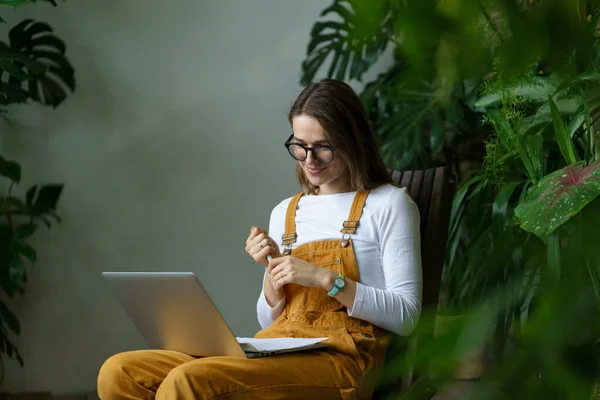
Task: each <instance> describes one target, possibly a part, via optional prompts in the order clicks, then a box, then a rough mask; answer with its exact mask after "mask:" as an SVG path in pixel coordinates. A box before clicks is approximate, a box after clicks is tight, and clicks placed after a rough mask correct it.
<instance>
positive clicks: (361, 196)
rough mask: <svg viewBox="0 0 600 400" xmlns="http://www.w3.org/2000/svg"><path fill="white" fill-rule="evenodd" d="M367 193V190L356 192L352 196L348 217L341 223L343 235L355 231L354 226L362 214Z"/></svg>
mask: <svg viewBox="0 0 600 400" xmlns="http://www.w3.org/2000/svg"><path fill="white" fill-rule="evenodd" d="M368 195H369V192H368V191H364V192H358V193H356V195H355V196H354V201H353V202H352V207H351V208H350V215H349V216H348V219H347V220H346V221H344V224H343V225H342V229H341V231H340V232H342V233H343V234H344V236H345V235H350V234H352V233H354V232H356V227H357V226H358V222H359V221H360V216H361V215H362V212H363V208H364V206H365V202H366V201H367V196H368Z"/></svg>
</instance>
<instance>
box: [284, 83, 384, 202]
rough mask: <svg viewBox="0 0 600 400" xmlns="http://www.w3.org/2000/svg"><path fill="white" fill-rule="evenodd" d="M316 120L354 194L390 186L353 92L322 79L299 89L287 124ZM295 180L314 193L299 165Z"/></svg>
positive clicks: (342, 84) (370, 131)
mask: <svg viewBox="0 0 600 400" xmlns="http://www.w3.org/2000/svg"><path fill="white" fill-rule="evenodd" d="M300 115H308V116H310V117H313V118H315V119H316V120H317V121H318V122H319V124H320V125H321V126H322V127H323V129H324V130H325V135H326V137H327V140H328V141H329V143H330V144H331V146H333V147H334V148H335V151H336V153H335V154H336V157H340V159H341V160H342V163H343V164H344V165H345V166H346V167H347V169H348V171H349V174H350V185H351V188H352V190H353V191H361V190H371V189H373V188H375V187H377V186H379V185H382V184H385V183H392V178H391V176H390V174H389V173H388V171H387V169H386V167H385V165H384V163H383V160H382V159H381V155H380V153H379V146H378V144H377V140H376V138H375V134H374V133H373V130H372V129H371V127H370V125H369V122H368V120H367V114H366V112H365V109H364V107H363V105H362V103H361V101H360V99H359V97H358V96H357V95H356V93H355V92H354V90H352V88H351V87H350V86H348V85H347V84H345V83H344V82H341V81H338V80H335V79H323V80H321V81H319V82H316V83H311V84H310V85H308V86H307V87H305V88H304V90H302V92H301V93H300V95H299V96H298V98H297V99H296V101H295V102H294V105H293V106H292V108H291V109H290V112H289V114H288V119H289V121H290V124H292V120H293V118H294V117H296V116H300ZM296 173H297V175H298V180H299V181H300V185H301V186H302V190H303V191H304V192H305V193H307V194H313V193H315V192H316V190H317V187H316V186H314V185H313V184H311V183H310V182H309V180H308V178H307V177H306V175H305V174H304V171H303V170H302V168H300V165H297V166H296Z"/></svg>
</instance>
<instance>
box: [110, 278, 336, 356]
mask: <svg viewBox="0 0 600 400" xmlns="http://www.w3.org/2000/svg"><path fill="white" fill-rule="evenodd" d="M102 276H103V277H104V278H105V279H106V280H107V282H108V283H109V285H110V286H111V288H112V290H113V292H114V294H115V296H116V297H117V299H118V300H119V301H120V302H121V305H122V306H123V308H124V309H125V311H126V312H127V313H128V314H129V317H130V318H131V319H132V321H133V323H134V324H135V325H136V326H137V328H138V330H139V331H140V333H141V334H142V336H143V337H144V339H145V340H146V343H147V344H148V346H149V347H150V348H151V349H162V350H174V351H178V352H181V353H185V354H189V355H191V356H197V357H208V356H233V357H243V358H255V357H265V356H272V355H276V354H283V353H290V352H296V351H304V350H313V349H319V348H322V347H326V346H327V345H326V344H325V343H323V342H324V341H325V340H326V339H327V338H326V337H322V338H273V339H253V338H236V337H235V336H234V335H233V332H232V331H231V329H230V328H229V326H227V323H226V322H225V320H224V319H223V317H222V316H221V314H220V313H219V310H217V307H216V306H215V305H214V303H213V301H212V300H211V298H210V297H209V295H208V293H207V292H206V290H204V287H203V286H202V284H201V283H200V280H198V278H197V277H196V275H194V274H193V273H191V272H103V273H102Z"/></svg>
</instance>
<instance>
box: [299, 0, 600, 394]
mask: <svg viewBox="0 0 600 400" xmlns="http://www.w3.org/2000/svg"><path fill="white" fill-rule="evenodd" d="M375 3H377V4H376V5H375ZM598 3H599V2H598V0H595V1H587V2H585V1H575V0H553V1H548V0H546V1H542V0H527V1H524V0H519V1H514V0H513V1H510V0H494V1H473V0H462V1H461V0H443V1H432V0H424V1H419V2H407V1H400V0H388V1H383V2H369V1H366V0H334V1H333V4H332V5H331V6H329V7H328V8H326V9H325V10H324V12H323V13H322V15H321V19H320V20H319V21H317V22H316V23H315V25H314V29H313V31H312V33H311V40H310V42H309V45H308V49H307V50H308V51H307V57H306V61H305V62H304V63H303V64H302V77H301V82H302V83H304V84H305V83H308V82H310V81H313V80H314V79H315V77H317V76H319V75H320V74H319V71H321V70H322V69H325V73H324V74H325V75H326V76H328V77H333V78H337V79H343V80H351V79H356V80H359V81H361V82H362V77H363V76H364V75H363V74H364V73H365V72H366V71H367V70H368V68H369V67H371V66H373V65H374V64H375V63H376V62H377V60H378V59H379V58H380V57H381V55H382V54H384V53H385V52H386V51H389V52H391V54H392V55H393V60H392V63H391V65H389V67H388V69H387V70H386V71H385V72H383V73H381V74H379V75H378V76H377V77H376V78H375V79H374V80H372V81H370V82H363V83H364V89H363V91H362V93H361V94H360V95H361V99H362V101H363V103H364V105H365V107H366V108H367V110H368V112H369V116H370V119H371V123H372V125H373V127H374V129H375V130H376V132H377V134H378V137H379V139H380V143H381V148H382V153H383V156H384V158H385V161H386V163H387V165H388V167H389V168H393V169H400V170H406V169H418V168H430V167H434V166H437V165H442V164H451V165H453V166H454V169H455V172H456V173H457V174H458V175H459V177H460V179H459V187H458V190H457V193H456V196H455V199H454V202H453V207H452V216H451V224H450V232H449V234H450V235H449V240H448V245H447V254H446V266H445V268H444V276H443V293H442V304H441V309H440V312H439V313H438V315H439V314H442V315H443V314H451V315H460V316H462V318H459V319H458V320H457V321H459V322H457V323H455V324H454V325H453V326H452V327H451V328H450V329H445V330H444V331H441V332H440V331H438V332H437V333H436V335H435V337H433V338H431V339H430V340H428V341H426V342H422V343H420V346H419V349H418V351H417V352H416V353H415V354H412V353H411V354H409V355H408V357H407V355H405V354H399V356H398V360H397V364H398V369H397V371H396V372H397V374H400V373H401V371H402V366H409V365H414V366H416V368H417V370H418V371H419V372H420V373H421V374H426V373H427V374H429V376H430V378H431V379H432V380H433V381H434V382H435V383H436V384H437V385H438V386H441V385H442V384H443V383H444V382H446V381H447V380H448V379H450V378H451V377H452V376H453V374H454V373H455V371H456V369H457V367H458V365H460V363H462V362H464V360H465V355H466V354H469V353H470V352H473V351H475V352H483V353H485V355H486V357H487V358H486V359H487V363H486V373H485V375H484V376H483V377H482V379H481V382H482V383H483V384H482V385H479V386H477V388H476V389H475V390H474V393H471V394H469V395H467V396H466V397H465V398H473V399H478V400H479V399H503V398H507V397H510V398H517V399H586V400H587V399H589V398H590V396H591V393H592V386H593V385H594V384H595V382H597V381H598V380H600V352H599V348H598V346H600V343H599V340H600V318H599V317H600V313H599V309H600V246H598V243H599V242H598V238H597V236H598V232H599V231H598V226H600V225H599V224H600V196H599V195H600V134H599V130H598V126H599V123H598V119H599V118H600V90H599V87H600V72H599V71H598V65H599V64H598V63H599V62H600V46H599V43H598V32H599V29H598V27H599V24H598V21H599V17H600V12H599V10H600V7H599V4H598ZM327 63H329V69H327V68H325V67H327V65H326V64H327ZM432 311H435V310H424V313H423V317H422V319H421V323H420V328H419V329H424V330H426V329H427V328H428V327H431V326H432V324H435V323H436V318H435V317H431V315H435V314H436V313H435V312H432ZM437 320H439V318H438V319H437ZM390 379H392V380H393V379H394V378H393V377H390ZM407 393H408V394H407V396H410V395H411V394H410V393H409V392H407ZM417 397H418V396H417ZM417 397H403V398H417ZM390 398H397V394H390Z"/></svg>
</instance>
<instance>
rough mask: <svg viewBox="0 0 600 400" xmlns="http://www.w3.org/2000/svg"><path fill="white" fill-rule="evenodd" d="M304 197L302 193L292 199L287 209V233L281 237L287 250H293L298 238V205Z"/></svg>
mask: <svg viewBox="0 0 600 400" xmlns="http://www.w3.org/2000/svg"><path fill="white" fill-rule="evenodd" d="M303 195H304V193H302V192H300V193H298V194H297V195H295V196H294V197H292V200H291V201H290V204H289V205H288V208H287V213H286V215H285V233H284V234H283V235H282V236H281V244H283V247H284V248H286V250H287V249H291V246H292V244H293V243H296V238H297V237H298V235H297V234H296V208H298V203H299V202H300V198H301V197H302V196H303Z"/></svg>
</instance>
